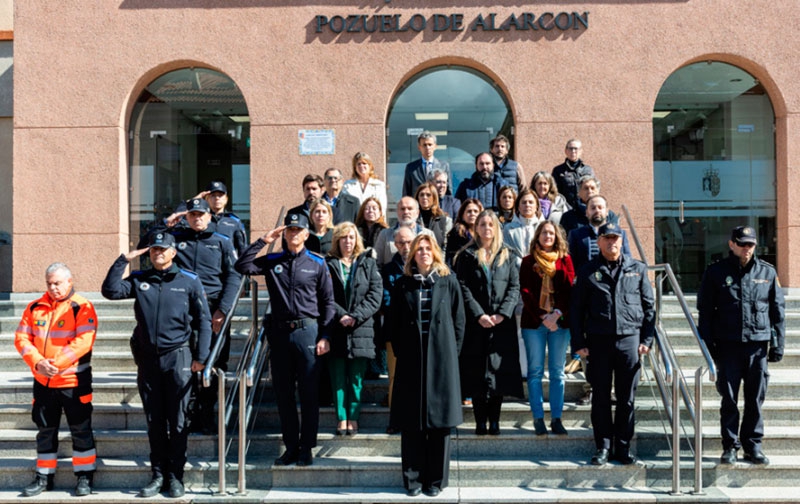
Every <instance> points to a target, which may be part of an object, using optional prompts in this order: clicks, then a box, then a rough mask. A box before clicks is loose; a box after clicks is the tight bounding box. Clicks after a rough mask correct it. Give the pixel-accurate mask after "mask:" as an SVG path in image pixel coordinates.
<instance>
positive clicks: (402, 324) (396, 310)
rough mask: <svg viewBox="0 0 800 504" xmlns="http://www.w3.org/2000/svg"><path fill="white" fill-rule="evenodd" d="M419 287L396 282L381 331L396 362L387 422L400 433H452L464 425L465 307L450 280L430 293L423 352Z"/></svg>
mask: <svg viewBox="0 0 800 504" xmlns="http://www.w3.org/2000/svg"><path fill="white" fill-rule="evenodd" d="M419 288H420V281H419V280H415V279H414V277H410V276H402V277H400V278H398V279H397V282H396V284H395V287H394V290H393V291H392V302H391V304H390V305H389V313H388V319H387V322H386V324H385V325H386V330H389V331H391V341H392V348H393V349H394V354H395V356H396V357H397V366H396V368H395V377H394V391H393V397H392V418H393V419H395V420H396V422H397V426H398V427H400V428H401V429H404V430H423V429H438V428H448V427H455V426H457V425H459V424H460V423H461V422H463V420H464V419H463V416H462V413H461V387H460V385H459V377H458V353H459V351H460V350H461V343H462V341H463V339H464V323H465V319H464V303H463V299H462V297H461V288H460V286H459V285H458V280H457V279H456V277H455V275H448V276H444V277H439V278H437V279H436V281H435V283H434V284H433V287H432V292H431V296H432V300H431V326H430V332H429V336H428V344H427V345H425V346H423V339H422V334H421V326H420V320H419Z"/></svg>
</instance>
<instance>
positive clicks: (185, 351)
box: [136, 346, 192, 481]
mask: <svg viewBox="0 0 800 504" xmlns="http://www.w3.org/2000/svg"><path fill="white" fill-rule="evenodd" d="M136 383H137V385H138V386H139V395H140V396H141V397H142V406H144V413H145V416H146V418H147V437H148V439H149V441H150V465H151V467H152V471H153V476H155V477H157V476H167V477H169V478H176V479H178V480H181V481H183V466H184V465H185V464H186V444H187V434H188V432H187V429H186V418H187V410H188V406H189V396H190V392H191V385H192V352H191V350H190V349H189V347H188V346H186V347H181V348H176V349H175V350H172V351H170V352H167V353H165V354H163V355H160V356H152V357H151V356H145V358H143V359H141V361H140V362H139V370H138V373H137V376H136Z"/></svg>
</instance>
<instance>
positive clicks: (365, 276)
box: [325, 249, 383, 359]
mask: <svg viewBox="0 0 800 504" xmlns="http://www.w3.org/2000/svg"><path fill="white" fill-rule="evenodd" d="M373 256H374V252H373V251H372V249H367V251H366V252H364V253H362V254H361V255H360V256H358V258H357V259H356V260H355V261H354V262H353V269H352V270H351V271H350V277H351V279H350V285H349V286H348V290H349V291H350V302H349V303H348V302H347V295H346V293H345V287H344V284H345V282H344V278H343V277H342V270H341V268H340V260H339V258H338V257H327V258H326V259H325V260H326V261H327V263H328V270H330V272H331V282H332V283H333V299H334V301H336V316H335V317H334V320H333V324H332V326H333V331H332V337H331V342H330V343H331V352H330V355H331V356H332V357H346V358H348V359H353V358H356V357H365V358H367V359H374V358H375V341H374V338H375V327H374V320H375V318H374V315H375V314H376V313H377V312H378V310H379V309H380V307H381V301H383V281H382V279H381V274H380V272H379V270H378V264H377V263H376V262H375V258H374V257H373ZM345 315H350V316H351V317H353V318H354V319H356V324H355V325H354V326H353V327H344V326H342V325H341V324H340V323H339V319H341V318H342V317H344V316H345Z"/></svg>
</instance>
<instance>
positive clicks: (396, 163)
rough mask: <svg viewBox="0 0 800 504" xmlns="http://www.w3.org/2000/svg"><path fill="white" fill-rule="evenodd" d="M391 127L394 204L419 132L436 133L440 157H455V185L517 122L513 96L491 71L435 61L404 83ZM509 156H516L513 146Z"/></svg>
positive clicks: (394, 105)
mask: <svg viewBox="0 0 800 504" xmlns="http://www.w3.org/2000/svg"><path fill="white" fill-rule="evenodd" d="M389 110H390V111H389V120H388V124H387V127H386V132H387V136H388V138H387V145H388V148H389V152H388V153H387V163H388V164H387V170H386V172H387V183H388V185H389V189H388V192H389V209H390V211H391V212H394V207H395V204H394V203H395V202H396V201H397V200H398V199H399V198H400V197H401V196H402V194H401V193H402V190H403V176H404V173H405V166H406V164H407V163H410V162H411V161H413V160H415V159H418V158H419V157H420V153H419V150H418V149H417V136H419V134H420V133H422V131H423V130H428V131H430V132H431V133H433V134H434V135H436V140H437V144H438V148H437V150H436V153H435V157H436V158H437V159H439V160H442V161H447V162H448V163H450V170H451V173H452V177H453V181H452V185H453V191H455V188H456V187H458V184H459V183H460V182H461V181H462V180H464V179H465V178H468V177H469V176H470V175H472V173H473V172H474V171H475V156H476V155H477V154H478V153H480V152H484V151H488V150H489V140H491V139H492V138H494V137H495V136H496V135H498V134H499V133H502V134H504V135H505V136H507V137H508V138H509V139H510V140H511V144H512V145H511V147H512V149H513V145H514V141H513V133H514V122H513V117H512V114H511V109H510V107H509V105H508V101H507V100H506V97H505V96H504V95H503V93H502V92H501V91H500V89H499V87H498V86H497V84H496V83H495V82H493V81H492V80H491V79H490V78H489V77H487V76H486V75H484V74H482V73H480V72H478V71H476V70H472V69H470V68H467V67H459V66H450V67H435V68H431V69H428V70H426V71H424V72H420V73H419V74H417V75H415V76H414V77H412V78H411V79H409V81H408V82H406V83H405V85H404V86H403V87H402V88H401V89H400V91H399V92H398V93H397V95H396V96H395V98H394V100H393V102H392V105H391V107H390V109H389ZM509 157H511V158H512V159H513V158H514V155H513V151H512V152H511V153H510V154H509Z"/></svg>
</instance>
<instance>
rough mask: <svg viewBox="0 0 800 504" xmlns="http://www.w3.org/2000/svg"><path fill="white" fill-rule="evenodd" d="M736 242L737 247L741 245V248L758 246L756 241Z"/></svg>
mask: <svg viewBox="0 0 800 504" xmlns="http://www.w3.org/2000/svg"><path fill="white" fill-rule="evenodd" d="M734 243H736V246H737V247H741V248H751V247H755V246H756V244H755V243H744V242H738V241H737V242H734Z"/></svg>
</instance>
